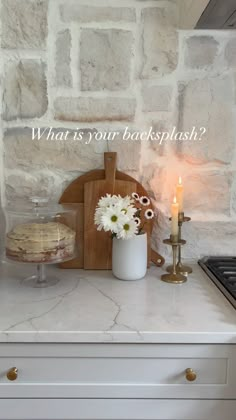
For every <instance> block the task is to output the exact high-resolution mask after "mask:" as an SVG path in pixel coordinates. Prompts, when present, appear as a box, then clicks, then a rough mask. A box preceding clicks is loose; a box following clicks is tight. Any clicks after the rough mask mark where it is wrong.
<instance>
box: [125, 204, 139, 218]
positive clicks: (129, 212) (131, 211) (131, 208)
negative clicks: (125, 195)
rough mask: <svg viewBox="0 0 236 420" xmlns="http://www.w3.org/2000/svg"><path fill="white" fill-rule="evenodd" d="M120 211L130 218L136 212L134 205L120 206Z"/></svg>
mask: <svg viewBox="0 0 236 420" xmlns="http://www.w3.org/2000/svg"><path fill="white" fill-rule="evenodd" d="M121 211H122V212H123V213H124V214H125V215H126V216H127V217H128V218H129V219H132V218H133V217H134V215H135V213H136V212H137V209H136V207H134V206H127V207H122V208H121Z"/></svg>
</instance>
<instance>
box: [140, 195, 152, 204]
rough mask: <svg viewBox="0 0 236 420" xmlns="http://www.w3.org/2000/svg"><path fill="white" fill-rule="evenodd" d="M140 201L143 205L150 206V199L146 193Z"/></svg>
mask: <svg viewBox="0 0 236 420" xmlns="http://www.w3.org/2000/svg"><path fill="white" fill-rule="evenodd" d="M139 201H140V203H141V204H142V206H149V205H150V200H149V198H148V197H146V196H145V195H144V196H143V197H140V199H139Z"/></svg>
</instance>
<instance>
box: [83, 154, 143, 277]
mask: <svg viewBox="0 0 236 420" xmlns="http://www.w3.org/2000/svg"><path fill="white" fill-rule="evenodd" d="M104 165H105V179H104V180H98V181H90V182H87V183H86V184H85V186H84V268H85V269H96V270H102V269H110V268H111V250H112V242H111V241H112V240H111V233H110V232H104V231H98V230H97V227H96V225H95V224H94V213H95V209H96V206H97V204H98V201H99V199H100V198H101V197H104V196H105V195H106V194H111V195H113V194H116V195H118V194H120V195H121V196H122V197H125V196H127V195H131V194H132V192H136V184H135V182H131V181H121V180H117V179H116V154H115V153H105V154H104Z"/></svg>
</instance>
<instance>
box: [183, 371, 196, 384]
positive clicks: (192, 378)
mask: <svg viewBox="0 0 236 420" xmlns="http://www.w3.org/2000/svg"><path fill="white" fill-rule="evenodd" d="M185 376H186V379H187V381H189V382H193V381H195V380H196V379H197V374H196V372H194V370H193V369H191V368H188V369H186V371H185Z"/></svg>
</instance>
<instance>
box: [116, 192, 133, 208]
mask: <svg viewBox="0 0 236 420" xmlns="http://www.w3.org/2000/svg"><path fill="white" fill-rule="evenodd" d="M118 201H119V204H120V206H121V207H124V208H126V207H129V206H131V205H132V204H133V203H134V200H133V199H132V198H131V197H130V196H129V195H127V196H126V197H121V196H120V195H118Z"/></svg>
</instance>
